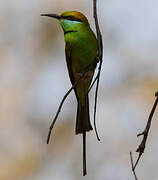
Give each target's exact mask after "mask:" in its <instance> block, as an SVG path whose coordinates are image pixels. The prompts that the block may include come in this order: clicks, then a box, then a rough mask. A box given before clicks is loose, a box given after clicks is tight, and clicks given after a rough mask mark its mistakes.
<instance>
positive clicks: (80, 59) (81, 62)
mask: <svg viewBox="0 0 158 180" xmlns="http://www.w3.org/2000/svg"><path fill="white" fill-rule="evenodd" d="M43 16H49V17H53V18H56V19H58V20H59V23H60V25H61V26H62V29H63V31H64V37H65V54H66V63H67V67H68V71H69V76H70V80H71V83H72V85H74V83H75V82H76V81H77V80H78V79H79V78H80V77H81V76H82V74H83V73H84V72H85V71H86V69H87V68H88V67H90V68H88V69H87V71H86V73H85V74H84V75H83V77H82V78H81V79H80V80H79V82H78V84H77V85H76V87H75V88H74V91H75V95H76V99H77V102H78V107H77V118H76V134H80V133H81V134H83V175H86V132H87V131H90V130H92V126H91V123H90V116H89V100H88V89H89V87H90V85H91V82H92V78H93V75H94V70H95V67H96V62H97V61H96V59H97V52H98V42H97V39H96V36H95V34H94V33H93V31H92V30H91V28H90V25H89V23H88V20H87V18H86V17H85V16H84V15H83V14H82V13H80V12H77V11H68V12H64V13H62V14H60V15H57V14H43Z"/></svg>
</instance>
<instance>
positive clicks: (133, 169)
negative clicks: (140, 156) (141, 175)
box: [130, 152, 138, 180]
mask: <svg viewBox="0 0 158 180" xmlns="http://www.w3.org/2000/svg"><path fill="white" fill-rule="evenodd" d="M130 160H131V167H132V172H133V175H134V178H135V180H138V178H137V175H136V173H135V168H134V163H133V156H132V152H130Z"/></svg>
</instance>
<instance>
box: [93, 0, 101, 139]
mask: <svg viewBox="0 0 158 180" xmlns="http://www.w3.org/2000/svg"><path fill="white" fill-rule="evenodd" d="M93 17H94V20H95V26H96V33H97V40H98V59H99V61H100V63H99V67H98V73H97V76H96V78H95V80H94V81H93V83H92V86H93V85H94V83H95V82H96V81H97V85H96V91H95V103H94V128H95V132H96V136H97V139H98V141H100V138H99V136H98V132H97V127H96V108H97V97H98V88H99V81H100V72H101V67H102V58H103V41H102V35H101V32H100V28H99V22H98V16H97V0H93ZM92 86H91V87H90V89H91V88H92Z"/></svg>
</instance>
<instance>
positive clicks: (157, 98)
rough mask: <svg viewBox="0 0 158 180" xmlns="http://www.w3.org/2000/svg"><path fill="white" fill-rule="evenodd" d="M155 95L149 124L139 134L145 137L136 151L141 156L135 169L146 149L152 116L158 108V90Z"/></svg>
mask: <svg viewBox="0 0 158 180" xmlns="http://www.w3.org/2000/svg"><path fill="white" fill-rule="evenodd" d="M155 96H156V100H155V102H154V105H153V107H152V110H151V112H150V115H149V118H148V121H147V125H146V127H145V129H144V131H143V132H142V133H139V134H138V135H137V137H139V136H143V139H142V142H141V143H140V145H139V146H138V148H137V150H136V152H138V153H139V156H138V159H137V161H136V163H135V165H134V169H135V168H136V166H137V164H138V162H139V160H140V158H141V156H142V154H143V153H144V151H145V147H146V142H147V137H148V135H149V130H150V127H151V122H152V117H153V115H154V112H155V109H156V107H157V104H158V92H156V93H155Z"/></svg>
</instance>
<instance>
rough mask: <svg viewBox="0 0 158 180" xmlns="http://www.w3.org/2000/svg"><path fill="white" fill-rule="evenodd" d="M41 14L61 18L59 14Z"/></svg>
mask: <svg viewBox="0 0 158 180" xmlns="http://www.w3.org/2000/svg"><path fill="white" fill-rule="evenodd" d="M41 16H48V17H52V18H55V19H61V16H59V15H58V14H41Z"/></svg>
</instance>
